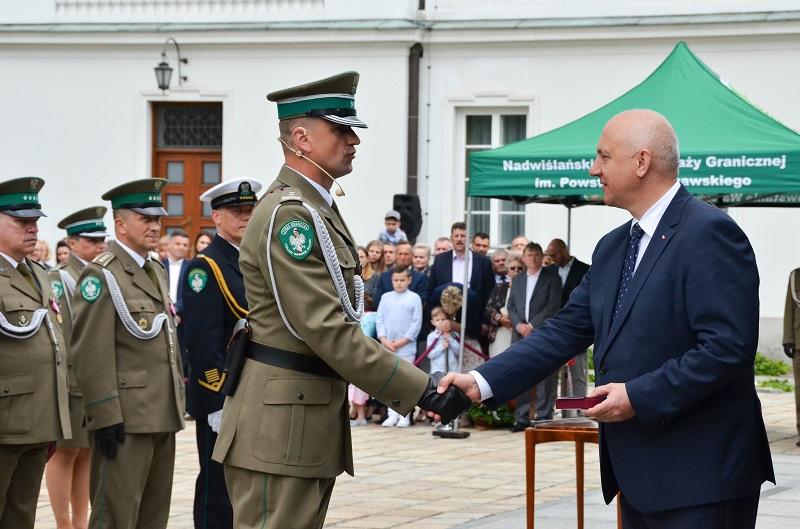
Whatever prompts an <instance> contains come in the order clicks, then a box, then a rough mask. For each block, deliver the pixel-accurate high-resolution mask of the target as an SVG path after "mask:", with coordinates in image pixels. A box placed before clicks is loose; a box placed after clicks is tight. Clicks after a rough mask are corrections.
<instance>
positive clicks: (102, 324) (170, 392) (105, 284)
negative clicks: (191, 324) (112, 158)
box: [70, 178, 184, 529]
mask: <svg viewBox="0 0 800 529" xmlns="http://www.w3.org/2000/svg"><path fill="white" fill-rule="evenodd" d="M165 183H166V180H162V179H155V178H147V179H144V180H135V181H133V182H129V183H127V184H123V185H121V186H118V187H115V188H114V189H112V190H111V191H108V192H107V193H106V194H104V195H103V200H110V201H111V207H112V209H113V211H114V231H115V235H116V241H114V242H111V243H110V244H109V247H108V251H107V252H104V253H102V254H100V255H99V256H98V257H96V258H95V259H94V260H93V261H92V262H91V263H89V264H88V265H86V267H84V269H83V271H82V272H81V275H80V277H79V279H78V283H77V285H76V293H75V296H74V298H73V313H74V317H75V320H74V327H73V331H72V338H71V340H70V345H71V350H72V351H73V353H74V355H75V358H76V362H77V365H76V373H77V378H78V384H79V386H80V389H81V392H82V393H83V397H84V402H85V404H84V406H85V413H86V427H87V428H88V430H89V431H90V432H91V437H92V464H91V467H92V475H91V485H90V488H91V496H92V514H91V517H90V518H89V527H90V528H95V529H99V528H114V529H133V528H146V529H159V528H164V527H166V526H167V518H168V516H169V504H170V495H171V492H172V471H173V467H174V462H175V432H177V431H178V430H180V429H182V428H183V412H184V405H183V403H184V384H183V376H182V375H181V360H180V353H179V350H178V341H177V338H176V334H175V325H174V321H173V318H174V316H175V311H174V308H173V307H172V305H171V303H170V298H169V289H168V287H167V278H166V272H165V270H164V267H163V266H162V265H161V264H160V263H159V262H158V261H155V260H153V259H150V258H149V254H148V252H149V251H150V250H155V249H156V247H157V246H158V238H159V235H160V229H161V217H162V216H164V215H166V213H167V212H166V211H165V210H164V208H163V207H162V203H161V189H162V188H163V186H164V184H165Z"/></svg>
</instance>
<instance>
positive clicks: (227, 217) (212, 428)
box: [182, 178, 261, 529]
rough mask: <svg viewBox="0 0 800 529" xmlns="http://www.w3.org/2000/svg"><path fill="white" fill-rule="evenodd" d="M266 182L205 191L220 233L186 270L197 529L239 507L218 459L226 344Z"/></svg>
mask: <svg viewBox="0 0 800 529" xmlns="http://www.w3.org/2000/svg"><path fill="white" fill-rule="evenodd" d="M260 189H261V184H260V183H259V182H257V181H255V180H249V179H246V178H241V179H236V180H228V181H225V182H222V183H220V184H217V185H216V186H214V187H212V188H211V189H209V190H208V191H206V192H205V193H203V194H202V195H201V196H200V200H201V201H203V202H206V203H210V205H211V219H212V220H213V221H214V224H215V225H216V228H217V233H216V235H215V236H214V240H213V241H212V242H211V244H210V245H208V246H207V247H206V249H205V250H203V253H202V254H200V255H198V256H197V257H196V258H194V259H193V260H192V261H191V262H190V263H189V265H188V266H187V268H186V270H187V273H186V274H185V276H184V278H183V279H182V280H183V281H184V284H183V321H182V326H183V327H184V330H185V334H186V343H187V346H188V354H189V365H190V366H191V373H190V375H189V385H188V387H187V392H188V394H187V406H188V411H189V414H190V415H191V416H192V417H194V418H195V425H196V435H197V452H198V456H199V458H200V474H199V475H198V476H197V481H196V484H195V489H194V526H195V527H196V528H197V529H205V528H214V529H225V528H226V527H233V511H232V510H231V502H230V499H229V498H228V490H227V489H226V488H225V476H224V474H223V470H222V465H220V464H219V463H217V462H216V461H212V459H211V454H212V453H213V451H214V443H215V442H216V439H217V433H218V432H219V421H220V417H221V416H222V404H223V403H224V401H225V396H224V395H223V393H222V391H221V389H222V385H223V384H224V382H225V373H224V372H223V368H224V364H225V348H226V346H227V345H228V341H229V340H230V338H231V335H232V334H233V327H234V325H236V322H237V321H238V320H239V319H241V318H245V317H247V300H246V299H245V295H244V281H243V279H242V272H241V271H240V270H239V246H240V245H241V244H242V237H243V236H244V229H245V228H246V227H247V222H248V221H249V220H250V215H251V213H252V212H253V206H255V204H256V193H257V192H258V191H259V190H260Z"/></svg>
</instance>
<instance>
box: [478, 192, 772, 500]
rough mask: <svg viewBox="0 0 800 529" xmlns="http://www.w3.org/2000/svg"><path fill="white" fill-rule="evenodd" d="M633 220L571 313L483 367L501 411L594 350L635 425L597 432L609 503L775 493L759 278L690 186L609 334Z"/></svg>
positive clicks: (748, 253)
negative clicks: (762, 384) (765, 411)
mask: <svg viewBox="0 0 800 529" xmlns="http://www.w3.org/2000/svg"><path fill="white" fill-rule="evenodd" d="M629 237H630V222H626V223H625V224H624V225H622V226H620V227H619V228H617V229H615V230H613V231H612V232H610V233H608V234H607V235H605V236H604V237H603V238H602V239H601V240H600V242H599V243H598V244H597V247H596V248H595V251H594V254H593V256H592V266H591V268H590V269H589V272H588V273H587V274H586V275H585V276H584V278H583V280H582V281H581V283H580V285H579V286H578V287H577V288H576V289H575V290H574V291H573V293H572V296H571V297H570V300H569V303H568V304H567V306H566V307H564V308H563V309H562V310H561V311H560V312H559V313H558V314H557V315H556V316H554V317H553V318H551V319H550V320H548V321H547V322H545V324H544V325H542V326H541V327H539V328H538V329H537V330H536V332H535V333H532V334H531V335H529V336H528V337H527V338H525V339H523V340H522V341H520V342H517V343H516V344H514V345H512V346H511V347H510V348H509V349H508V350H506V352H504V353H503V354H501V355H499V356H497V357H495V358H493V359H492V360H491V361H489V362H488V363H486V364H484V365H482V366H480V367H478V371H479V372H480V374H481V375H483V377H484V378H485V379H486V381H487V382H488V383H489V385H490V386H491V388H492V391H493V393H494V400H495V402H493V403H492V404H500V403H503V402H505V401H507V400H510V399H512V398H513V397H514V396H515V395H518V394H520V393H522V391H524V390H526V389H527V388H529V387H531V386H533V385H534V384H535V383H537V382H539V381H540V380H542V379H544V378H545V377H546V376H547V375H548V374H549V373H551V372H553V371H555V370H556V369H557V368H558V367H559V366H561V365H563V364H564V362H566V361H567V360H568V359H569V358H571V357H573V356H575V355H576V354H578V353H580V352H582V351H583V350H584V349H586V348H587V347H588V346H589V345H591V344H592V343H594V364H595V375H596V378H597V385H598V386H599V385H603V384H608V383H611V382H624V383H625V386H626V389H627V392H628V397H629V398H630V401H631V404H632V405H633V409H634V411H635V413H636V416H635V417H634V418H633V419H630V420H628V421H625V422H616V423H605V424H601V425H600V468H601V477H602V483H603V493H604V496H605V499H606V502H610V501H611V500H612V499H613V497H614V495H615V494H616V492H617V490H618V489H619V490H622V493H623V494H624V495H625V497H626V499H627V500H628V502H629V503H630V504H631V505H632V506H633V507H634V508H636V509H638V510H640V511H643V512H652V511H661V510H667V509H675V508H681V507H688V506H693V505H700V504H707V503H713V502H719V501H725V500H732V499H735V498H739V497H742V496H745V495H748V494H753V493H755V492H757V491H758V490H759V487H760V485H761V483H763V482H764V481H766V480H770V481H772V482H774V481H775V477H774V473H773V470H772V461H771V458H770V452H769V445H768V443H767V436H766V431H765V429H764V422H763V418H762V416H761V404H760V402H759V400H758V397H757V396H756V391H755V386H754V372H753V362H754V357H755V352H756V343H757V338H758V282H759V280H758V270H757V268H756V261H755V256H754V255H753V250H752V248H751V246H750V243H749V241H748V240H747V237H746V236H745V234H744V233H743V232H742V230H741V229H740V228H739V227H738V226H737V225H736V223H735V222H734V221H733V220H731V218H730V217H728V215H727V214H725V213H724V212H722V211H720V210H718V209H716V208H714V207H712V206H709V205H707V204H704V203H702V202H700V201H699V200H697V199H695V198H692V197H691V196H690V195H689V193H688V192H687V191H686V190H685V189H684V188H683V187H681V189H680V190H679V191H678V193H677V195H676V196H675V198H674V199H673V200H672V202H671V203H670V205H669V207H668V208H667V210H666V212H665V213H664V216H663V217H662V219H661V222H660V223H659V226H658V228H657V230H656V233H655V235H654V236H653V238H652V240H651V241H650V243H649V245H648V247H647V249H646V251H645V253H644V256H643V257H642V260H641V262H640V264H639V267H638V268H637V270H636V273H635V275H634V277H633V279H632V281H631V284H630V287H629V291H628V294H627V295H626V296H625V298H624V299H623V304H622V306H621V308H620V310H619V313H618V314H617V317H616V318H615V320H614V324H613V325H611V315H612V312H613V310H614V304H615V302H616V297H617V288H618V284H619V279H620V273H621V269H622V262H623V260H624V256H625V251H626V246H627V243H628V240H629Z"/></svg>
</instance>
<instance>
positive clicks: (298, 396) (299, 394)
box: [297, 393, 306, 400]
mask: <svg viewBox="0 0 800 529" xmlns="http://www.w3.org/2000/svg"><path fill="white" fill-rule="evenodd" d="M304 398H306V396H305V395H303V394H302V393H298V394H297V400H303V399H304Z"/></svg>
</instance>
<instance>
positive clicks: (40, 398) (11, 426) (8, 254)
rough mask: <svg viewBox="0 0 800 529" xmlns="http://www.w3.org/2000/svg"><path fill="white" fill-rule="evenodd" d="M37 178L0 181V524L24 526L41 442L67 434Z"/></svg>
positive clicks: (32, 503) (40, 465) (40, 462)
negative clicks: (39, 257)
mask: <svg viewBox="0 0 800 529" xmlns="http://www.w3.org/2000/svg"><path fill="white" fill-rule="evenodd" d="M43 185H44V180H42V179H41V178H17V179H14V180H8V181H5V182H2V183H0V300H1V301H0V529H28V528H32V527H33V524H34V520H35V516H36V501H37V499H38V498H39V487H40V486H41V482H42V473H43V471H44V465H45V462H46V460H47V444H48V443H49V442H51V441H57V440H63V439H69V438H70V437H71V435H72V433H71V429H70V422H69V402H68V401H69V397H68V383H67V359H66V351H65V349H64V340H63V338H62V334H61V325H59V318H60V317H61V314H60V307H59V306H58V303H57V301H56V299H55V296H54V295H53V291H52V290H51V288H50V281H49V280H48V279H47V273H46V272H45V270H44V268H43V267H42V266H41V265H39V264H37V263H34V262H33V261H31V260H30V259H27V258H26V257H25V256H26V255H28V254H30V253H31V252H33V249H34V247H35V246H36V235H37V233H38V231H39V228H38V227H37V222H38V220H39V217H42V216H44V213H43V212H42V210H41V206H40V204H39V190H41V188H42V186H43Z"/></svg>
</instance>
